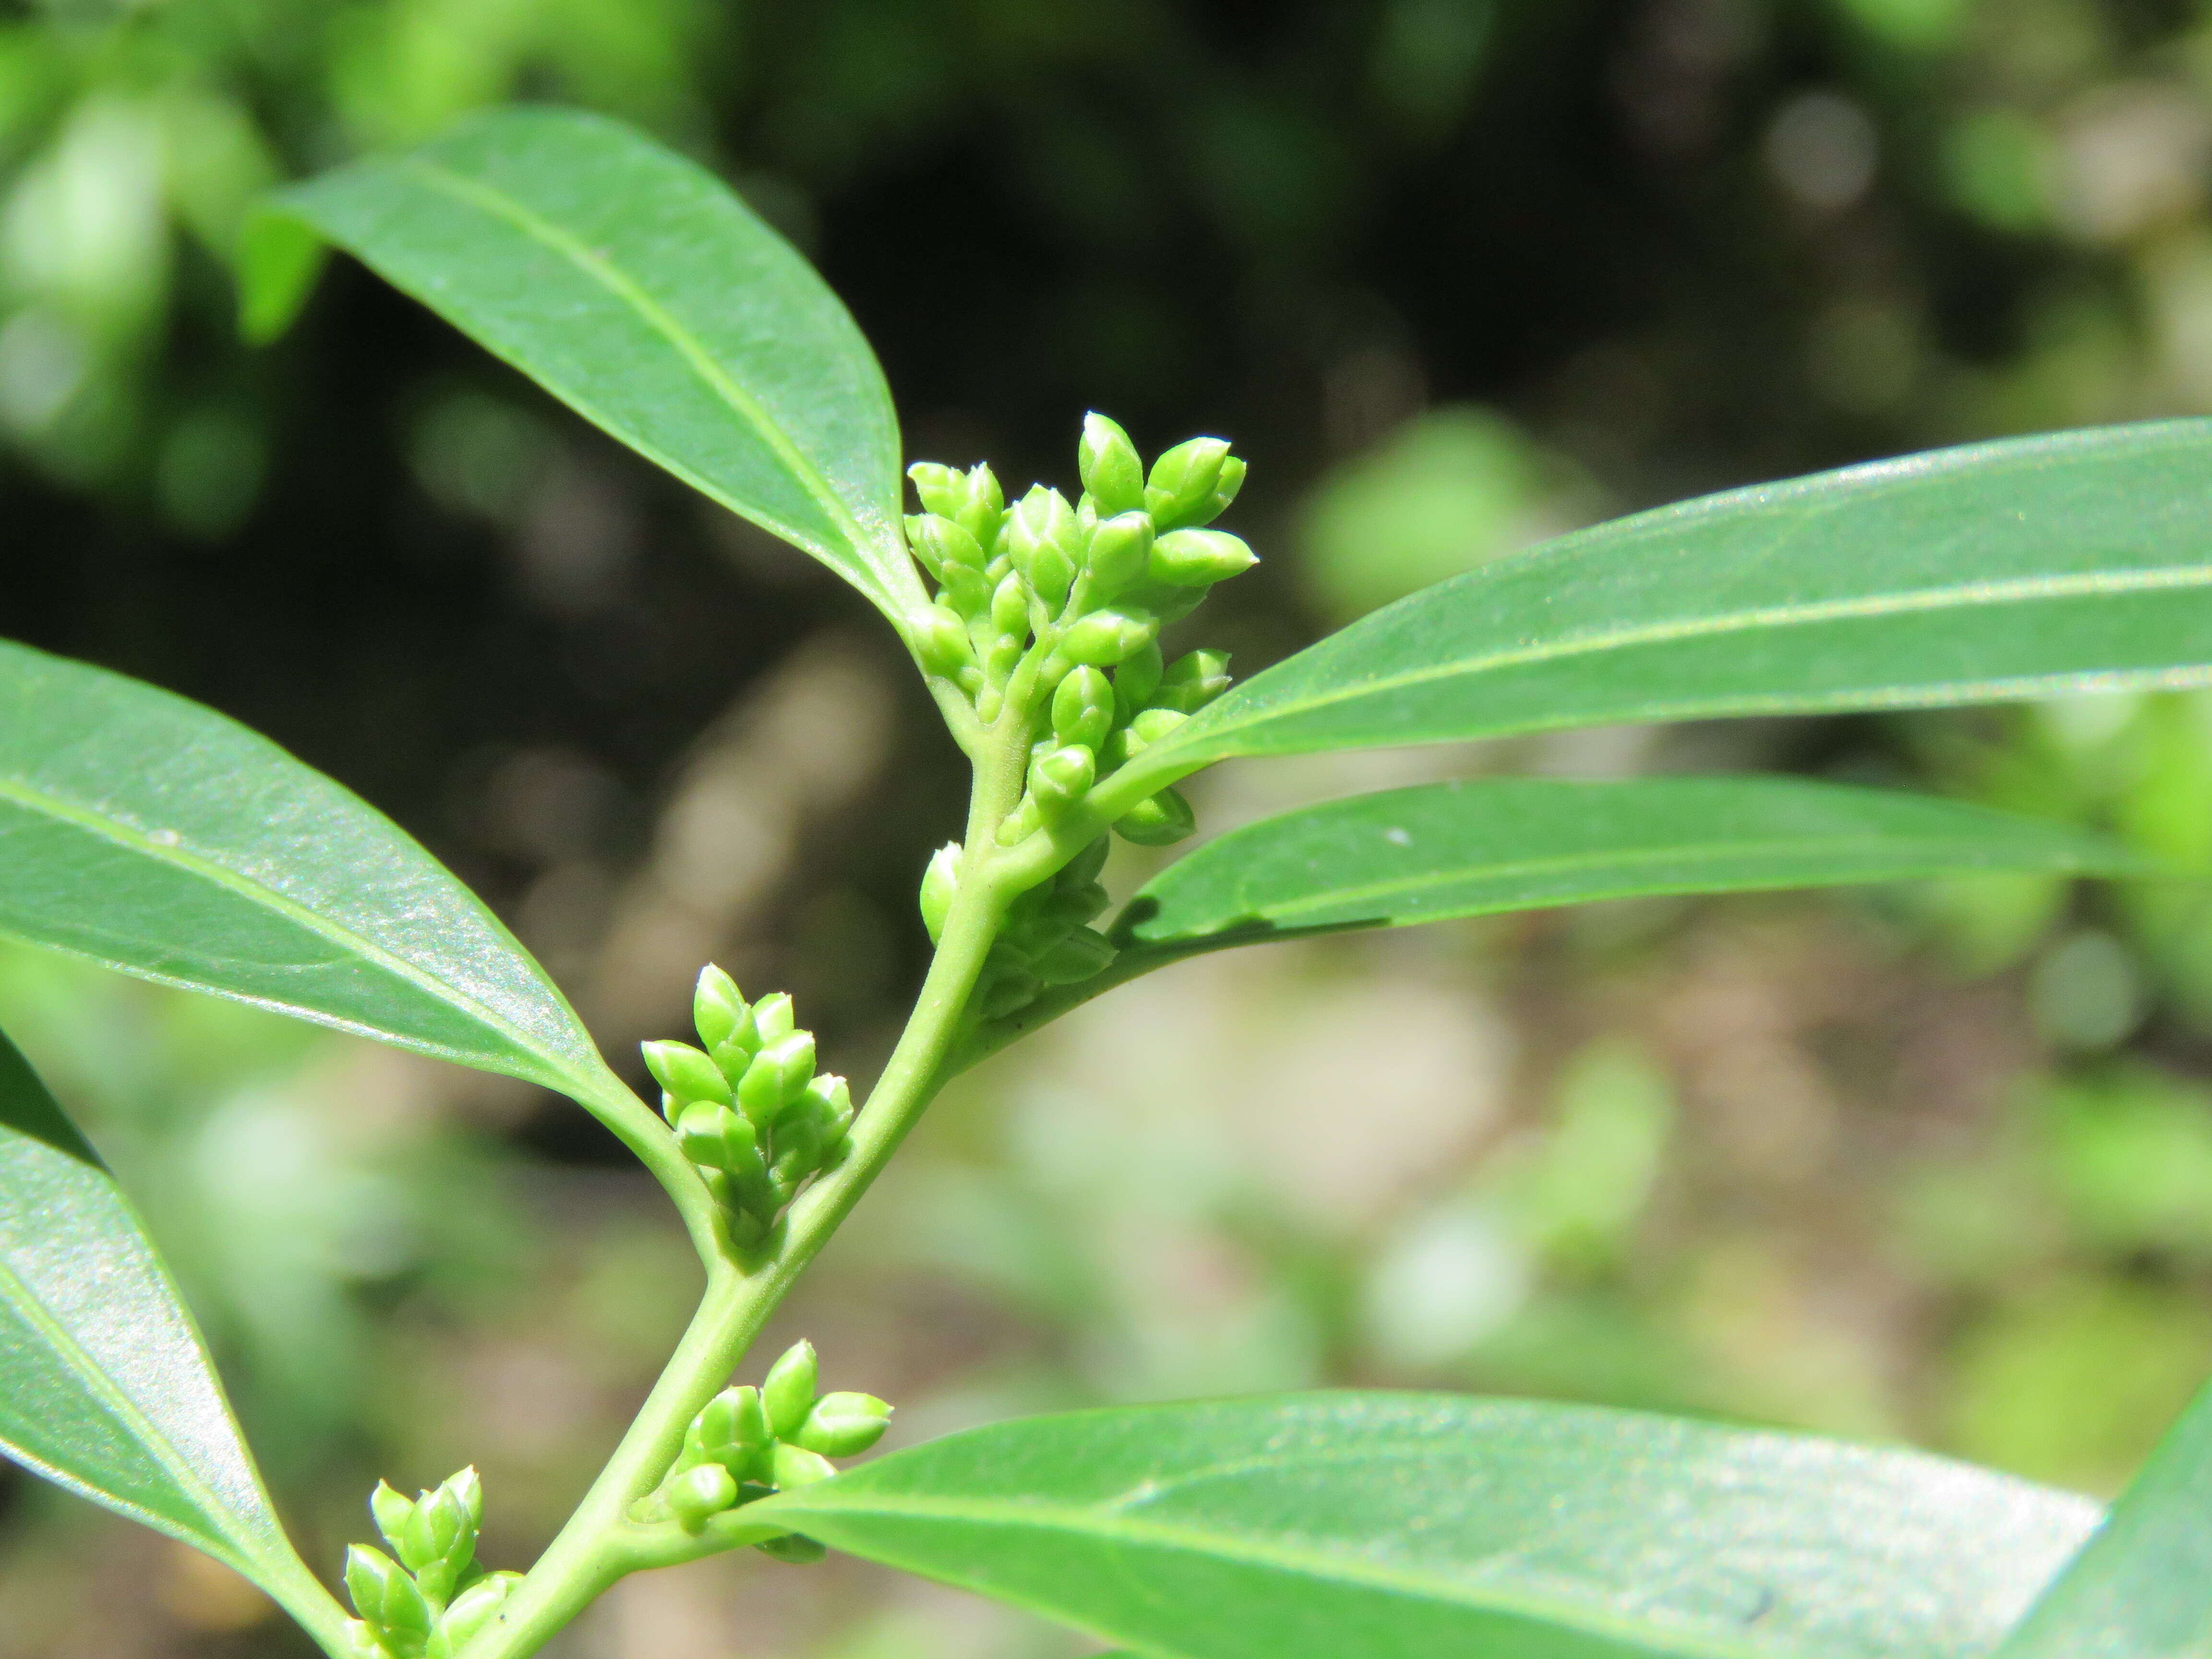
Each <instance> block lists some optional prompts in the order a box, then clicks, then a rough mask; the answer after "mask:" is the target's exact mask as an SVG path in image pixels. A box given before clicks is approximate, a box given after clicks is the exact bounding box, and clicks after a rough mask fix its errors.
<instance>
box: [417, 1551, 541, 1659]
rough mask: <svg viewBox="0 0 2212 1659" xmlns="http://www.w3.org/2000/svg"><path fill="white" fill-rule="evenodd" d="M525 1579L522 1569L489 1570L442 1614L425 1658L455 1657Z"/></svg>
mask: <svg viewBox="0 0 2212 1659" xmlns="http://www.w3.org/2000/svg"><path fill="white" fill-rule="evenodd" d="M521 1582H522V1575H521V1574H520V1573H519V1572H493V1573H487V1574H485V1575H484V1576H483V1577H482V1578H479V1579H477V1582H476V1583H473V1584H471V1585H470V1586H469V1587H468V1588H467V1589H465V1590H463V1591H462V1592H461V1593H460V1594H459V1595H456V1596H455V1597H454V1598H453V1605H452V1606H451V1607H447V1609H446V1611H445V1612H444V1613H442V1614H441V1615H440V1616H439V1619H438V1627H437V1629H435V1631H433V1632H430V1644H429V1646H428V1647H427V1648H425V1649H424V1650H422V1652H423V1659H453V1656H454V1655H455V1654H457V1653H459V1651H460V1650H462V1649H463V1648H465V1647H466V1646H467V1645H468V1642H469V1638H471V1637H472V1636H474V1635H475V1634H476V1633H477V1632H478V1631H480V1630H482V1629H483V1627H484V1626H486V1625H489V1623H491V1620H492V1615H493V1614H494V1613H497V1612H498V1611H499V1610H500V1608H501V1606H502V1605H504V1604H505V1602H506V1601H507V1597H508V1596H509V1595H513V1592H514V1587H515V1586H516V1585H517V1584H519V1583H521Z"/></svg>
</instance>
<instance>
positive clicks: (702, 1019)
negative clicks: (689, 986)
mask: <svg viewBox="0 0 2212 1659" xmlns="http://www.w3.org/2000/svg"><path fill="white" fill-rule="evenodd" d="M749 1012H751V1011H750V1009H748V1008H747V1007H746V1006H745V999H744V994H743V993H741V992H740V991H739V990H738V982H737V981H735V980H733V979H732V978H731V977H730V976H729V975H727V974H726V973H724V972H723V971H722V970H721V969H720V968H717V967H716V966H715V965H714V963H711V962H710V963H708V964H707V965H706V966H705V967H704V968H702V969H700V970H699V983H698V985H697V986H696V987H695V988H694V989H693V991H692V993H691V1023H692V1024H693V1025H695V1026H696V1027H697V1028H698V1031H699V1041H700V1042H701V1044H702V1045H703V1046H704V1047H705V1048H706V1050H707V1052H708V1054H713V1053H714V1050H715V1049H716V1048H719V1047H720V1046H721V1045H722V1044H723V1043H725V1042H728V1041H729V1040H730V1038H731V1037H732V1036H734V1035H735V1034H736V1033H737V1030H738V1027H740V1026H742V1025H743V1024H744V1023H745V1016H746V1014H747V1013H749Z"/></svg>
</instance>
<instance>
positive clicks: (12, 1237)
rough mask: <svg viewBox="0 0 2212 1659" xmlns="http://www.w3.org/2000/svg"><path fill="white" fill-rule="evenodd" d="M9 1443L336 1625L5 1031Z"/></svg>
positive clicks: (126, 1225) (98, 1176)
mask: <svg viewBox="0 0 2212 1659" xmlns="http://www.w3.org/2000/svg"><path fill="white" fill-rule="evenodd" d="M0 1450H4V1451H5V1452H6V1453H7V1455H9V1457H12V1458H14V1459H15V1461H16V1462H19V1463H21V1464H22V1465H23V1466H24V1467H25V1468H29V1469H32V1470H34V1471H36V1472H37V1473H38V1474H43V1475H45V1476H46V1478H47V1479H48V1480H52V1481H55V1482H57V1483H58V1484H59V1485H61V1486H66V1487H67V1488H69V1490H70V1491H71V1492H76V1493H78V1494H79V1495H81V1496H82V1497H85V1498H91V1499H93V1500H94V1502H95V1503H100V1504H106V1506H107V1507H108V1508H110V1509H112V1510H118V1511H120V1512H121V1513H123V1514H125V1515H127V1516H130V1517H131V1519H132V1520H134V1521H138V1522H143V1523H144V1524H145V1525H147V1526H149V1527H151V1528H154V1529H155V1531H157V1532H164V1533H167V1534H169V1536H171V1537H172V1538H180V1539H182V1540H183V1541H185V1542H186V1543H188V1544H192V1545H196V1546H197V1547H199V1548H201V1549H204V1550H205V1551H206V1552H207V1553H209V1554H210V1555H212V1556H214V1557H215V1558H216V1559H217V1560H218V1561H222V1562H224V1563H226V1564H227V1565H229V1566H232V1567H234V1568H235V1569H236V1570H237V1571H240V1572H241V1573H243V1574H245V1575H246V1577H248V1578H250V1579H252V1581H253V1582H254V1583H257V1584H259V1585H260V1586H261V1587H262V1589H265V1590H267V1591H268V1592H269V1593H270V1595H273V1596H275V1597H276V1599H277V1601H280V1602H282V1603H283V1605H284V1606H285V1607H287V1608H289V1610H290V1611H291V1613H293V1614H294V1616H295V1617H296V1618H298V1619H299V1620H301V1623H302V1624H304V1625H306V1626H307V1627H308V1628H309V1629H310V1630H312V1631H313V1632H316V1634H317V1635H318V1636H319V1637H320V1638H324V1639H325V1641H328V1640H330V1639H331V1638H334V1637H335V1636H336V1635H337V1632H339V1630H340V1629H341V1627H342V1626H343V1624H344V1619H345V1615H344V1614H343V1613H342V1612H341V1611H340V1610H339V1609H338V1607H337V1605H336V1604H335V1603H334V1602H332V1601H331V1599H330V1597H329V1596H328V1595H325V1593H324V1592H323V1590H322V1589H320V1588H319V1586H318V1585H317V1584H316V1583H315V1580H314V1577H313V1574H311V1573H310V1572H309V1571H307V1568H306V1566H305V1565H302V1563H301V1560H300V1559H299V1557H298V1556H297V1555H296V1554H295V1553H294V1551H293V1549H292V1547H291V1545H290V1544H289V1542H288V1541H286V1539H285V1537H284V1532H283V1528H282V1527H280V1526H279V1525H278V1524H277V1522H276V1515H275V1514H274V1513H273V1511H272V1510H271V1509H270V1503H269V1495H268V1493H267V1492H266V1491H264V1489H263V1486H262V1484H261V1477H260V1475H259V1474H258V1472H257V1471H256V1470H255V1468H254V1467H253V1459H252V1455H251V1454H250V1453H249V1452H248V1451H247V1450H246V1444H245V1442H244V1441H243V1440H242V1439H241V1438H240V1435H239V1432H238V1425H237V1423H236V1422H235V1421H234V1419H232V1417H231V1413H230V1407H229V1404H228V1402H227V1401H225V1400H224V1398H223V1394H222V1384H221V1383H218V1382H217V1381H216V1375H215V1368H214V1366H213V1365H212V1364H211V1363H210V1360H209V1358H208V1354H207V1349H206V1347H205V1346H204V1344H203V1343H202V1342H201V1340H200V1338H199V1333H198V1332H197V1330H196V1329H194V1328H193V1325H192V1321H191V1316H190V1315H189V1314H188V1313H186V1312H185V1305H184V1303H183V1301H182V1299H181V1298H180V1297H179V1296H178V1294H177V1289H176V1286H175V1285H173V1283H172V1282H171V1281H170V1279H169V1275H168V1273H167V1270H166V1269H165V1268H164V1267H163V1266H162V1264H161V1258H160V1257H159V1256H158V1255H155V1251H154V1247H153V1244H152V1243H151V1242H150V1241H149V1239H148V1238H147V1237H146V1235H145V1231H144V1230H143V1228H142V1227H141V1226H140V1225H139V1223H138V1218H137V1216H136V1215H135V1214H134V1213H133V1212H132V1211H131V1206H130V1203H129V1202H128V1200H125V1198H124V1196H123V1194H122V1193H121V1192H120V1191H119V1190H118V1188H117V1187H116V1185H115V1182H114V1180H113V1179H112V1177H111V1176H109V1175H108V1173H107V1171H106V1169H104V1168H103V1167H102V1166H101V1164H100V1159H99V1158H98V1157H97V1156H96V1155H95V1154H94V1152H93V1151H92V1149H91V1148H90V1147H89V1146H87V1145H86V1144H85V1142H84V1140H83V1139H82V1137H81V1136H80V1135H79V1134H78V1133H77V1132H76V1129H74V1128H73V1127H71V1126H70V1123H69V1121H67V1120H66V1119H65V1118H64V1116H63V1115H62V1112H61V1109H60V1108H59V1107H58V1106H57V1105H56V1104H55V1103H54V1101H53V1098H52V1096H50V1095H49V1094H48V1093H47V1092H46V1088H45V1085H42V1084H41V1083H40V1081H39V1079H38V1077H37V1076H36V1074H35V1073H33V1071H32V1070H31V1067H30V1066H29V1065H28V1064H27V1062H26V1061H25V1060H24V1059H23V1057H22V1055H21V1054H19V1053H17V1052H16V1050H15V1046H14V1045H13V1044H12V1043H10V1042H9V1041H8V1039H7V1038H6V1036H4V1035H0ZM334 1651H335V1649H334Z"/></svg>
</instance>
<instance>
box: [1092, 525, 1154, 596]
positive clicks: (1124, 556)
mask: <svg viewBox="0 0 2212 1659" xmlns="http://www.w3.org/2000/svg"><path fill="white" fill-rule="evenodd" d="M1153 533H1154V532H1153V528H1152V515H1151V514H1150V513H1115V515H1114V516H1113V517H1112V518H1110V519H1107V520H1103V521H1102V522H1101V523H1100V524H1099V526H1098V528H1097V529H1096V530H1094V531H1092V532H1091V545H1090V547H1089V549H1088V550H1087V551H1086V552H1085V555H1084V562H1085V568H1088V569H1089V571H1090V572H1091V588H1092V589H1093V591H1095V592H1097V594H1098V595H1099V596H1100V597H1101V598H1103V599H1111V598H1113V597H1114V595H1115V594H1116V593H1118V592H1121V590H1122V589H1123V588H1125V587H1127V586H1128V585H1129V584H1130V583H1131V582H1133V581H1135V580H1137V579H1138V578H1139V577H1140V576H1142V575H1143V574H1145V565H1146V560H1148V559H1149V558H1150V557H1151V556H1152V540H1153Z"/></svg>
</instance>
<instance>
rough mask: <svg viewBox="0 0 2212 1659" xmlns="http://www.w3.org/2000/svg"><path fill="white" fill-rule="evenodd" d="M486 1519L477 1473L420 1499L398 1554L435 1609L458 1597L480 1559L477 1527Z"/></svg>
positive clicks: (403, 1531)
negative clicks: (465, 1577)
mask: <svg viewBox="0 0 2212 1659" xmlns="http://www.w3.org/2000/svg"><path fill="white" fill-rule="evenodd" d="M482 1520H483V1483H482V1482H481V1481H480V1480H477V1472H476V1471H475V1470H474V1469H472V1468H471V1469H463V1470H462V1471H461V1472H460V1473H459V1474H457V1475H455V1476H453V1478H452V1479H451V1480H447V1482H446V1483H445V1484H444V1485H443V1486H440V1487H438V1488H437V1490H436V1491H435V1492H424V1493H423V1494H422V1497H420V1498H417V1499H416V1501H415V1511H414V1513H413V1514H411V1515H410V1516H408V1517H407V1524H406V1525H405V1526H404V1527H403V1528H400V1532H399V1538H398V1555H399V1559H400V1562H401V1564H402V1565H404V1566H405V1567H407V1568H408V1569H409V1570H410V1571H412V1572H413V1573H414V1575H415V1582H416V1587H417V1588H418V1589H420V1590H421V1591H422V1595H424V1597H425V1598H426V1599H428V1601H430V1602H432V1603H433V1604H434V1605H442V1604H443V1603H444V1602H445V1601H446V1598H447V1596H449V1595H452V1594H453V1586H454V1585H455V1584H457V1583H459V1582H460V1578H461V1575H462V1574H463V1573H465V1572H466V1571H468V1568H469V1564H470V1563H471V1561H473V1560H474V1559H476V1547H477V1524H478V1523H479V1522H481V1521H482Z"/></svg>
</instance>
